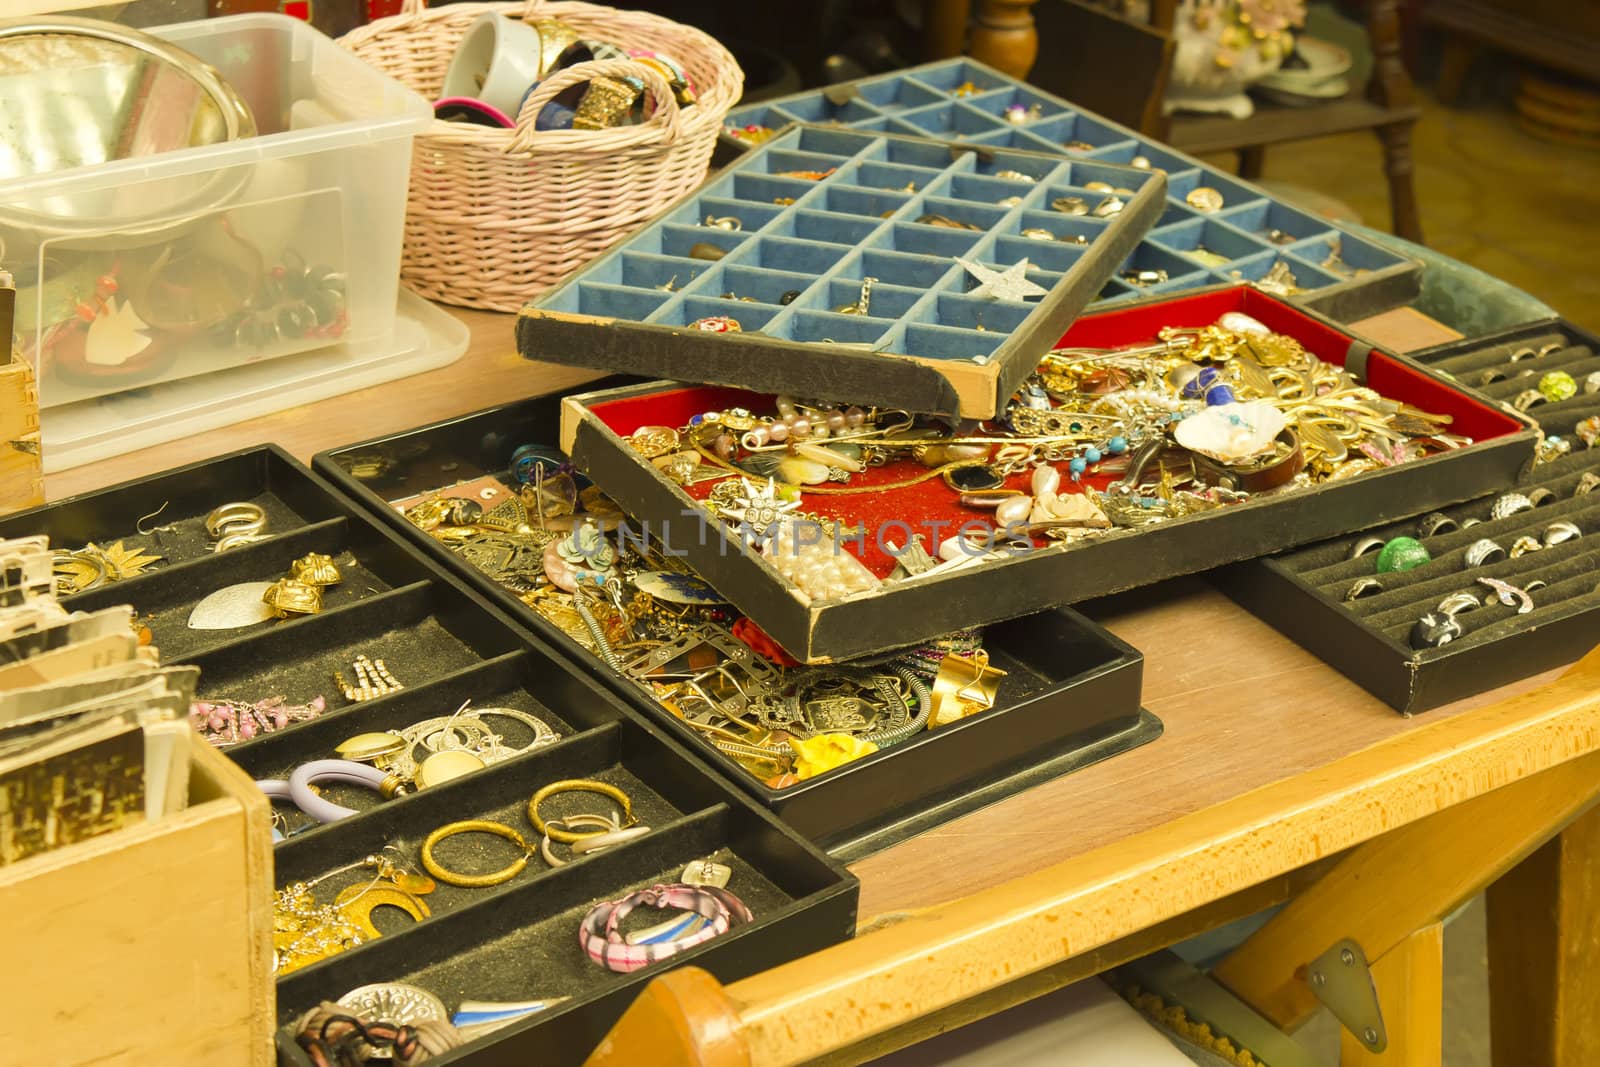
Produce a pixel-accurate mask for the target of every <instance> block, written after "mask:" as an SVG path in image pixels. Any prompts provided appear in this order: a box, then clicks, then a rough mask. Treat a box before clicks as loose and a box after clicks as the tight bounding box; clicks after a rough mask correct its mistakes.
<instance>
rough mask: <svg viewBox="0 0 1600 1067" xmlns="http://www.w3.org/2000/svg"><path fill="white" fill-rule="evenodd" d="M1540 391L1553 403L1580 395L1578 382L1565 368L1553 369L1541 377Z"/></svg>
mask: <svg viewBox="0 0 1600 1067" xmlns="http://www.w3.org/2000/svg"><path fill="white" fill-rule="evenodd" d="M1539 392H1541V393H1543V394H1544V396H1545V399H1546V400H1548V401H1550V403H1552V404H1559V403H1560V402H1561V401H1563V400H1568V399H1571V398H1572V397H1575V396H1577V395H1578V383H1577V382H1576V381H1574V380H1573V378H1572V375H1570V374H1568V373H1567V372H1566V371H1564V370H1553V371H1550V372H1549V373H1547V374H1546V375H1545V376H1544V377H1543V378H1540V379H1539Z"/></svg>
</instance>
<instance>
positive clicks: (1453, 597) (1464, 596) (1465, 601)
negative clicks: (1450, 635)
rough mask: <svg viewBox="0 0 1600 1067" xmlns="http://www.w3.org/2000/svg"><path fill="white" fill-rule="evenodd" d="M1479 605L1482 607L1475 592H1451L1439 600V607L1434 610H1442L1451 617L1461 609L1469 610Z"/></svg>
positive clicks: (1460, 611) (1461, 610) (1458, 613)
mask: <svg viewBox="0 0 1600 1067" xmlns="http://www.w3.org/2000/svg"><path fill="white" fill-rule="evenodd" d="M1481 607H1483V604H1482V603H1480V602H1479V600H1478V597H1477V594H1475V593H1451V594H1450V595H1449V596H1447V597H1445V598H1444V599H1443V600H1441V601H1439V607H1438V608H1437V609H1436V610H1438V611H1442V612H1444V613H1445V614H1446V615H1448V616H1450V617H1451V618H1452V619H1453V618H1455V617H1456V616H1457V615H1460V614H1461V613H1462V612H1463V611H1471V610H1472V609H1473V608H1481Z"/></svg>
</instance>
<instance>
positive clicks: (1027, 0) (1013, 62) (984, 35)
mask: <svg viewBox="0 0 1600 1067" xmlns="http://www.w3.org/2000/svg"><path fill="white" fill-rule="evenodd" d="M1033 5H1034V0H978V15H977V18H976V20H975V21H974V22H973V26H972V58H973V59H976V60H978V61H979V62H980V63H987V64H989V66H991V67H995V68H998V69H999V70H1003V71H1005V72H1006V73H1007V74H1009V75H1011V76H1012V77H1013V78H1026V77H1027V76H1028V72H1029V71H1030V70H1032V69H1033V64H1034V61H1035V60H1036V59H1038V58H1039V31H1038V30H1037V29H1035V27H1034V25H1033V10H1032V8H1033Z"/></svg>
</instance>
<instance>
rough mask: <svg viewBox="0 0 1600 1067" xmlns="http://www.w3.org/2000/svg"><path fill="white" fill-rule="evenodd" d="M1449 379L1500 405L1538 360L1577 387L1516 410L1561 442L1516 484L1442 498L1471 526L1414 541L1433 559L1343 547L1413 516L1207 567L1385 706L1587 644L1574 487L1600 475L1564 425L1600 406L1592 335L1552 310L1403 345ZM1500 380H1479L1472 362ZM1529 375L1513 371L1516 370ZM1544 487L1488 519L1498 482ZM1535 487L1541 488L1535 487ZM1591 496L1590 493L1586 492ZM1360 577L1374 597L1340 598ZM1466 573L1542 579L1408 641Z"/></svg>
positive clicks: (1559, 657)
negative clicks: (1526, 592)
mask: <svg viewBox="0 0 1600 1067" xmlns="http://www.w3.org/2000/svg"><path fill="white" fill-rule="evenodd" d="M1545 345H1558V346H1560V347H1559V348H1558V349H1557V350H1554V351H1551V352H1549V353H1548V354H1547V355H1546V356H1544V357H1533V358H1528V357H1526V356H1524V357H1522V358H1520V359H1518V360H1517V361H1516V362H1511V361H1510V357H1511V355H1512V354H1513V353H1516V352H1518V351H1519V350H1522V349H1531V350H1533V351H1537V350H1538V349H1540V348H1541V347H1543V346H1545ZM1411 358H1413V359H1416V360H1418V361H1420V362H1422V363H1424V364H1427V365H1428V366H1430V367H1432V368H1433V369H1434V370H1436V371H1438V372H1440V373H1441V374H1445V375H1448V376H1450V377H1453V378H1455V379H1456V380H1457V381H1458V382H1459V383H1460V384H1461V385H1463V386H1464V387H1467V388H1469V389H1473V390H1476V391H1478V392H1480V393H1482V394H1483V395H1485V396H1487V397H1489V398H1491V399H1494V400H1497V401H1500V402H1508V401H1509V400H1510V399H1511V398H1512V397H1514V396H1515V395H1516V394H1517V393H1518V392H1520V391H1522V390H1524V389H1533V388H1536V387H1537V383H1538V381H1539V378H1540V377H1542V376H1543V374H1544V373H1545V372H1546V371H1550V370H1558V369H1559V370H1565V371H1567V372H1568V373H1570V374H1571V375H1572V376H1573V378H1574V379H1575V380H1576V382H1577V384H1578V394H1577V396H1575V397H1573V398H1572V399H1569V400H1566V401H1563V402H1561V403H1558V404H1539V405H1536V406H1534V407H1532V408H1531V409H1530V410H1529V411H1528V415H1529V417H1531V418H1533V419H1535V420H1536V421H1537V422H1538V423H1539V424H1540V428H1541V429H1542V430H1543V431H1544V432H1545V433H1546V434H1548V435H1552V436H1559V437H1561V438H1563V439H1564V440H1566V441H1568V442H1570V444H1571V448H1572V451H1571V452H1570V453H1569V454H1567V455H1565V456H1562V457H1560V458H1558V459H1555V460H1554V461H1553V462H1548V463H1539V464H1536V465H1530V466H1529V467H1528V468H1527V469H1525V470H1524V471H1523V474H1522V476H1521V477H1520V478H1519V479H1518V481H1517V483H1516V484H1515V485H1512V484H1509V483H1508V484H1507V485H1506V486H1505V487H1504V489H1503V490H1502V491H1501V492H1496V493H1491V494H1488V495H1485V496H1480V497H1477V498H1475V499H1473V500H1470V501H1468V502H1466V503H1464V504H1457V505H1455V506H1453V507H1446V508H1443V509H1441V510H1442V512H1443V514H1445V515H1448V516H1450V517H1451V518H1452V519H1454V520H1456V522H1458V523H1460V522H1461V521H1463V520H1468V519H1473V518H1476V519H1481V520H1484V521H1483V522H1482V523H1481V525H1473V526H1471V527H1469V528H1467V529H1456V530H1452V531H1449V532H1446V533H1443V534H1440V535H1437V536H1433V537H1426V538H1422V539H1421V540H1422V541H1423V543H1424V544H1425V545H1426V546H1427V547H1428V548H1429V550H1430V553H1431V554H1432V556H1433V557H1434V558H1433V561H1432V562H1431V563H1428V564H1425V565H1423V566H1422V567H1419V568H1416V569H1415V570H1411V571H1406V572H1404V573H1403V574H1386V575H1376V574H1374V570H1375V560H1376V558H1377V557H1376V553H1371V554H1368V555H1364V556H1362V557H1360V559H1359V560H1350V559H1348V558H1347V556H1348V553H1349V551H1350V550H1351V548H1352V547H1353V546H1354V544H1355V543H1356V542H1357V541H1359V540H1361V539H1362V538H1363V537H1367V536H1372V537H1378V538H1382V539H1384V540H1388V539H1389V538H1391V537H1396V536H1402V535H1404V536H1417V534H1418V521H1417V520H1415V519H1412V520H1407V521H1405V522H1396V523H1389V524H1387V525H1384V526H1378V527H1374V528H1372V529H1369V530H1366V531H1363V532H1357V533H1351V534H1348V535H1346V536H1343V537H1340V538H1337V539H1334V540H1329V541H1322V542H1320V543H1318V544H1314V545H1311V546H1310V547H1307V548H1302V549H1299V550H1297V551H1294V552H1288V553H1284V554H1282V555H1277V556H1270V557H1266V558H1263V559H1258V560H1252V561H1250V562H1248V563H1241V564H1239V565H1237V566H1234V567H1230V568H1227V569H1226V570H1223V571H1219V572H1216V574H1215V575H1214V580H1215V582H1216V584H1217V585H1219V586H1220V587H1221V588H1222V589H1223V591H1224V592H1226V593H1227V594H1228V595H1229V596H1230V597H1232V598H1233V599H1234V600H1236V601H1238V603H1239V604H1240V605H1242V606H1243V607H1245V608H1247V609H1248V610H1250V611H1252V612H1254V613H1255V614H1256V615H1259V616H1260V617H1261V618H1262V619H1264V620H1266V621H1267V622H1269V623H1271V624H1272V625H1273V626H1275V627H1277V628H1278V629H1279V630H1281V631H1283V632H1284V633H1285V634H1287V635H1288V636H1290V637H1292V638H1293V639H1294V640H1295V641H1297V642H1298V643H1299V644H1301V645H1303V646H1304V647H1305V648H1306V649H1308V650H1309V651H1311V652H1314V653H1316V654H1317V655H1318V656H1320V657H1322V658H1323V659H1324V660H1326V661H1327V662H1328V663H1329V664H1331V665H1332V666H1334V667H1336V668H1338V670H1339V671H1340V672H1341V673H1343V674H1345V675H1346V676H1348V677H1349V678H1351V679H1352V680H1354V681H1356V682H1357V683H1359V684H1360V685H1362V686H1363V687H1365V688H1366V689H1367V690H1369V691H1370V692H1372V693H1373V694H1374V695H1375V696H1377V697H1379V698H1380V699H1381V700H1383V701H1384V702H1385V703H1387V704H1389V705H1390V706H1391V707H1393V708H1395V709H1396V710H1398V711H1402V712H1407V713H1413V712H1421V711H1426V710H1428V709H1430V708H1435V707H1438V706H1440V705H1441V704H1447V703H1449V702H1451V701H1453V700H1459V699H1461V698H1462V697H1466V696H1471V695H1472V694H1474V693H1481V692H1484V691H1485V690H1489V689H1493V688H1495V687H1496V686H1500V685H1505V684H1506V683H1508V682H1513V681H1516V680H1517V679H1519V678H1526V677H1528V676H1529V675H1533V674H1538V673H1539V672H1541V671H1544V670H1549V669H1550V668H1553V667H1558V666H1560V665H1561V664H1564V663H1569V662H1571V661H1573V660H1575V659H1577V658H1578V657H1579V656H1581V655H1582V654H1583V653H1585V652H1587V651H1588V650H1589V649H1591V648H1593V647H1594V645H1595V644H1596V643H1597V642H1600V586H1597V584H1596V581H1597V578H1600V493H1590V494H1585V495H1580V496H1577V497H1574V496H1573V492H1574V490H1575V489H1576V488H1577V487H1578V486H1579V483H1580V480H1582V479H1583V478H1584V476H1585V475H1586V474H1588V473H1591V472H1592V473H1594V474H1596V475H1597V476H1600V450H1590V449H1587V448H1586V447H1585V446H1584V443H1583V442H1582V441H1581V440H1580V439H1579V438H1578V437H1577V435H1576V434H1575V432H1574V427H1575V426H1576V424H1577V423H1578V422H1579V421H1581V420H1583V419H1587V418H1590V417H1593V416H1596V415H1600V393H1589V394H1586V393H1584V392H1583V381H1584V378H1585V376H1586V375H1588V374H1590V373H1593V372H1596V371H1600V337H1596V335H1594V334H1592V333H1589V332H1587V331H1585V330H1582V329H1580V328H1578V327H1576V326H1574V325H1572V324H1571V323H1568V322H1566V321H1564V320H1560V319H1551V320H1545V321H1541V322H1535V323H1529V324H1527V325H1523V326H1517V327H1514V328H1512V329H1509V330H1504V331H1500V332H1498V333H1494V334H1490V335H1488V336H1484V337H1477V338H1472V339H1470V340H1465V341H1453V342H1451V343H1449V344H1445V345H1439V346H1437V347H1434V348H1429V349H1426V350H1423V351H1419V352H1414V353H1411ZM1489 370H1499V371H1503V372H1505V373H1507V375H1508V377H1507V378H1505V379H1503V380H1500V381H1496V382H1492V383H1489V384H1487V385H1483V384H1480V382H1481V380H1482V375H1483V374H1484V372H1485V371H1489ZM1525 370H1533V371H1534V372H1535V373H1534V374H1532V375H1529V376H1528V377H1526V378H1519V377H1518V376H1519V375H1520V374H1521V372H1522V371H1525ZM1541 488H1542V489H1546V490H1548V491H1549V492H1550V493H1551V494H1553V498H1552V499H1551V500H1550V501H1548V502H1546V503H1544V504H1543V505H1542V506H1539V507H1536V508H1534V509H1533V510H1532V511H1522V512H1520V513H1518V514H1515V515H1511V516H1509V517H1507V518H1503V519H1498V520H1491V519H1490V509H1491V508H1492V506H1493V504H1494V501H1495V500H1496V499H1497V498H1498V497H1499V496H1501V495H1502V493H1503V492H1519V493H1523V494H1524V495H1527V494H1536V491H1537V490H1539V489H1541ZM1536 495H1538V496H1542V494H1536ZM1591 502H1592V503H1591ZM1562 520H1565V521H1568V522H1572V523H1575V524H1576V525H1577V526H1578V527H1579V528H1580V529H1581V530H1582V531H1583V535H1584V536H1583V537H1582V538H1580V539H1579V540H1577V541H1572V542H1568V543H1566V544H1562V545H1557V546H1555V547H1553V548H1545V549H1541V550H1540V551H1536V552H1529V553H1527V554H1525V555H1523V556H1521V557H1519V558H1517V559H1509V558H1505V557H1502V558H1501V559H1500V560H1499V561H1498V562H1494V563H1490V564H1487V565H1484V566H1480V567H1475V568H1472V569H1471V570H1470V571H1468V570H1466V569H1465V560H1464V557H1465V554H1466V549H1467V546H1468V545H1470V544H1471V543H1472V542H1474V541H1476V540H1478V539H1479V538H1489V539H1491V540H1493V541H1495V542H1497V543H1498V544H1500V545H1501V547H1502V548H1504V549H1506V550H1507V551H1508V552H1509V550H1510V548H1511V546H1512V543H1513V542H1514V541H1516V539H1517V538H1519V537H1522V536H1525V535H1526V536H1532V537H1536V538H1537V537H1540V535H1541V534H1542V533H1543V531H1544V530H1545V529H1546V528H1547V527H1548V526H1549V525H1550V524H1551V523H1553V522H1557V521H1562ZM1366 575H1373V576H1374V577H1378V578H1380V580H1382V581H1383V583H1384V590H1383V591H1382V592H1381V593H1379V594H1369V595H1367V596H1363V597H1361V598H1360V599H1358V600H1356V601H1354V602H1353V603H1352V602H1346V601H1344V599H1343V596H1344V594H1345V592H1346V591H1347V590H1348V589H1349V587H1350V585H1351V583H1352V582H1354V581H1355V579H1356V578H1358V577H1362V576H1366ZM1478 578H1498V579H1501V580H1503V581H1506V582H1509V583H1511V584H1512V585H1515V586H1519V587H1520V586H1521V585H1523V584H1524V583H1526V582H1531V581H1533V580H1535V579H1541V580H1543V581H1545V582H1547V583H1548V585H1546V586H1545V587H1544V588H1541V589H1537V590H1535V591H1534V592H1533V594H1532V597H1533V603H1534V608H1533V610H1532V611H1531V612H1529V613H1527V614H1525V615H1519V614H1514V613H1513V609H1512V608H1509V607H1505V606H1501V605H1499V604H1498V603H1497V604H1495V605H1494V606H1492V607H1486V608H1481V609H1476V610H1471V611H1468V612H1465V613H1463V614H1461V615H1460V616H1459V619H1458V621H1459V622H1460V623H1461V625H1462V629H1463V631H1464V633H1463V635H1462V636H1461V637H1459V638H1457V639H1455V640H1453V641H1451V642H1449V643H1448V644H1445V645H1442V646H1440V647H1438V648H1429V649H1424V650H1421V651H1418V650H1416V649H1413V648H1412V647H1411V644H1410V640H1409V631H1410V628H1411V625H1412V623H1413V622H1415V620H1416V619H1417V618H1418V617H1419V616H1420V615H1422V614H1423V613H1424V612H1427V611H1430V610H1433V609H1434V608H1435V607H1436V606H1437V605H1438V604H1439V602H1440V601H1441V600H1443V599H1444V598H1445V597H1446V596H1449V595H1450V594H1452V593H1456V592H1467V591H1469V589H1470V590H1472V591H1474V592H1476V593H1477V594H1478V595H1479V596H1480V598H1481V597H1482V596H1483V595H1484V594H1486V593H1488V592H1489V590H1488V588H1487V587H1485V586H1483V585H1481V584H1479V583H1478V582H1477V579H1478Z"/></svg>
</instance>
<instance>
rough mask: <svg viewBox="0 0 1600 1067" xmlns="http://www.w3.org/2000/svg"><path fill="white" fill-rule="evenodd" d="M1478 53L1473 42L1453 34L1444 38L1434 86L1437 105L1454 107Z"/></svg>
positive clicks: (1475, 43)
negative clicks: (1437, 76)
mask: <svg viewBox="0 0 1600 1067" xmlns="http://www.w3.org/2000/svg"><path fill="white" fill-rule="evenodd" d="M1479 51H1480V49H1479V48H1478V45H1477V42H1475V41H1471V40H1468V39H1467V38H1465V37H1462V36H1460V35H1458V34H1453V33H1452V34H1447V35H1446V36H1445V39H1444V43H1443V45H1442V47H1441V49H1440V53H1439V80H1438V82H1437V84H1435V86H1434V92H1435V93H1437V94H1438V97H1439V103H1441V104H1443V105H1445V106H1446V107H1454V106H1455V104H1456V103H1457V102H1458V101H1459V100H1460V99H1461V88H1462V86H1464V85H1465V84H1466V83H1467V72H1468V71H1469V70H1471V69H1472V61H1473V60H1474V59H1477V58H1478V52H1479Z"/></svg>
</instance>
